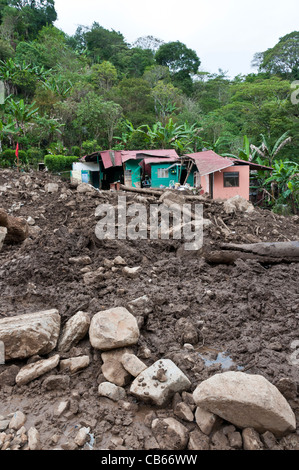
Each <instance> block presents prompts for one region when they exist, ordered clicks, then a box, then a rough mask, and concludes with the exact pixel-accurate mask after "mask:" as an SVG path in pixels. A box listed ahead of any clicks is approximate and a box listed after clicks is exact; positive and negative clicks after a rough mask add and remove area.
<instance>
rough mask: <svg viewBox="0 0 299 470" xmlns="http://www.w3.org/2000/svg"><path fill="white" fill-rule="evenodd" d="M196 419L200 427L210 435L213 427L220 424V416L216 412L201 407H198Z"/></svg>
mask: <svg viewBox="0 0 299 470" xmlns="http://www.w3.org/2000/svg"><path fill="white" fill-rule="evenodd" d="M195 420H196V423H197V426H198V427H199V429H200V430H201V431H202V432H203V433H204V434H206V435H207V436H209V434H211V432H212V431H213V429H214V428H215V427H216V425H217V424H219V421H220V418H219V417H218V416H216V415H215V414H214V413H210V412H209V411H206V410H204V409H202V408H200V407H197V409H196V412H195Z"/></svg>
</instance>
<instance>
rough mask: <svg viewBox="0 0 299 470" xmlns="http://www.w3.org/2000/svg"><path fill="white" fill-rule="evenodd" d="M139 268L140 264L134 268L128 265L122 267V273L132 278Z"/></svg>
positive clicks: (135, 275) (136, 274)
mask: <svg viewBox="0 0 299 470" xmlns="http://www.w3.org/2000/svg"><path fill="white" fill-rule="evenodd" d="M140 270H141V267H140V266H138V267H136V268H129V267H128V266H126V267H125V268H123V274H124V275H125V276H127V277H130V278H133V279H134V278H136V277H137V276H138V273H139V272H140Z"/></svg>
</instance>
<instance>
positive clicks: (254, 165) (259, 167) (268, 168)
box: [229, 157, 273, 171]
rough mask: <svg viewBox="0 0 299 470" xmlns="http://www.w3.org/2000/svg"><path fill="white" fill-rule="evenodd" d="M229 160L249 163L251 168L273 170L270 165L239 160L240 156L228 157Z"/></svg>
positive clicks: (241, 163)
mask: <svg viewBox="0 0 299 470" xmlns="http://www.w3.org/2000/svg"><path fill="white" fill-rule="evenodd" d="M229 160H231V161H232V162H233V163H237V164H240V165H243V164H244V165H249V166H250V167H252V168H253V169H256V170H270V171H273V168H272V167H271V166H265V165H259V164H258V163H255V162H249V161H247V160H241V159H240V158H231V157H229Z"/></svg>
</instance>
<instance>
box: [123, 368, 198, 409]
mask: <svg viewBox="0 0 299 470" xmlns="http://www.w3.org/2000/svg"><path fill="white" fill-rule="evenodd" d="M190 386H191V382H190V380H189V379H188V378H187V377H186V376H185V374H183V372H182V371H181V370H180V369H179V368H178V367H177V366H176V365H175V364H174V363H173V362H172V361H170V360H169V359H163V360H160V361H157V362H156V363H155V364H153V365H152V366H151V367H149V368H148V369H146V370H145V371H144V372H142V373H141V374H140V375H139V376H138V377H137V378H136V379H135V380H134V382H133V383H132V385H131V388H130V392H131V394H132V395H134V396H136V397H137V398H139V399H141V400H143V401H145V402H147V401H149V402H152V403H154V404H156V405H158V406H163V405H165V404H166V403H167V402H168V401H169V400H170V399H171V398H172V396H173V395H174V394H175V393H176V392H182V391H184V390H188V389H189V388H190Z"/></svg>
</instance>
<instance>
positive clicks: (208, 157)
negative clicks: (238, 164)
mask: <svg viewBox="0 0 299 470" xmlns="http://www.w3.org/2000/svg"><path fill="white" fill-rule="evenodd" d="M187 157H189V158H191V159H192V160H194V162H195V164H196V166H197V169H198V171H199V173H200V175H201V176H205V175H210V174H211V173H215V172H216V171H221V170H224V169H225V168H229V167H231V166H233V165H234V164H233V162H232V161H231V160H230V159H228V158H223V157H220V155H217V153H215V152H213V150H207V151H205V152H198V153H189V154H187Z"/></svg>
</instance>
